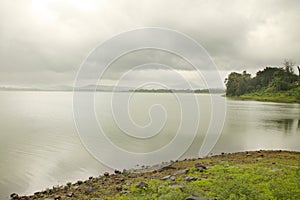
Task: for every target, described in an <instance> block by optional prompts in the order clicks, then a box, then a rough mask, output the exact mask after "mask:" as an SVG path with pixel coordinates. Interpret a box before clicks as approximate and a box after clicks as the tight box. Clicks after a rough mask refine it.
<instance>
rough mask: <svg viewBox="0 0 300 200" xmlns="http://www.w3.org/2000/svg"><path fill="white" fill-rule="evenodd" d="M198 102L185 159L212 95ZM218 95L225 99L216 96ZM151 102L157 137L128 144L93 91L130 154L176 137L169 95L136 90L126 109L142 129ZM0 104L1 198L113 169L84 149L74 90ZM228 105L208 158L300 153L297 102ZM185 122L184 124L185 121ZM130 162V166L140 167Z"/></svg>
mask: <svg viewBox="0 0 300 200" xmlns="http://www.w3.org/2000/svg"><path fill="white" fill-rule="evenodd" d="M186 95H192V94H186ZM196 98H197V100H198V103H199V110H200V121H199V129H198V132H197V136H196V138H195V140H194V141H193V143H192V145H191V146H190V148H189V149H188V151H187V152H185V153H184V155H183V156H182V158H184V157H197V156H198V152H199V148H200V146H201V144H202V142H203V137H204V134H205V132H206V131H207V129H208V127H209V123H210V118H211V114H210V113H211V109H212V108H211V105H210V96H209V95H208V94H196ZM218 98H224V97H222V96H221V95H218ZM153 104H160V105H163V107H164V108H165V111H166V117H167V118H166V121H165V124H164V126H162V128H161V130H160V132H159V133H158V134H156V135H155V136H154V137H151V138H149V139H145V140H139V139H133V138H132V137H130V136H128V135H126V134H124V132H123V131H122V130H121V129H119V128H118V126H117V124H116V123H115V122H114V118H113V115H112V113H111V107H110V105H111V93H107V92H98V93H96V94H95V112H96V113H95V114H96V116H97V119H98V121H99V122H100V123H101V125H102V126H103V130H104V132H105V134H106V136H107V137H108V138H109V139H110V140H111V141H112V142H113V143H114V144H115V145H116V146H118V147H120V148H123V149H126V150H127V151H133V152H142V153H143V152H151V151H153V150H155V149H157V148H161V147H163V146H164V145H165V144H167V143H168V142H170V141H171V140H172V138H174V137H175V136H176V131H177V130H178V127H179V125H180V121H181V120H182V119H181V118H180V109H179V105H178V101H176V98H174V96H173V94H171V93H155V94H153V93H135V94H134V95H133V97H132V99H131V102H130V104H129V105H130V106H129V111H130V114H131V118H132V120H133V121H134V122H135V123H136V124H137V125H139V126H141V127H143V126H147V124H149V123H150V122H151V116H150V115H149V110H148V109H149V107H151V105H153ZM0 105H1V110H0V123H1V125H0V158H1V162H0V199H6V198H7V197H8V196H9V194H10V193H13V192H16V193H19V194H31V193H33V192H35V191H37V190H41V189H45V188H47V187H49V188H50V187H52V186H53V185H58V184H65V183H66V182H69V181H73V182H74V181H76V180H78V179H86V178H87V177H89V176H97V175H99V174H101V173H103V172H104V171H109V170H111V169H109V168H108V167H106V166H104V165H102V164H101V163H100V162H98V161H97V160H96V159H94V158H93V157H92V156H91V155H90V154H89V153H88V152H87V150H86V149H85V148H84V146H83V145H82V143H81V141H80V139H79V136H78V134H77V132H76V127H75V123H74V120H73V110H72V93H71V92H29V91H26V92H25V91H24V92H20V91H16V92H14V91H1V92H0ZM226 107H227V113H226V120H225V124H224V128H223V131H222V134H221V137H220V139H219V140H218V142H217V144H216V146H215V147H214V149H213V150H212V152H211V153H213V154H217V153H221V152H236V151H244V150H258V149H283V150H294V151H300V143H299V141H300V105H299V104H284V103H270V102H257V101H238V100H230V99H227V103H226ZM119 117H122V114H121V113H120V116H119ZM185 120H186V122H187V123H188V122H189V119H188V118H187V119H185ZM212 126H213V124H212ZM185 134H187V135H188V134H190V133H188V132H186V133H185ZM178 145H180V144H178ZM103 151H105V149H103ZM107 156H111V155H107ZM161 161H165V160H161ZM131 164H132V166H133V167H134V166H135V165H136V164H137V163H131Z"/></svg>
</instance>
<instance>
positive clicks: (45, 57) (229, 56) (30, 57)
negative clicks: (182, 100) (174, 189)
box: [0, 0, 300, 88]
mask: <svg viewBox="0 0 300 200" xmlns="http://www.w3.org/2000/svg"><path fill="white" fill-rule="evenodd" d="M299 8H300V1H298V0H281V1H279V0H272V1H271V0H270V1H267V0H257V1H247V2H246V1H224V0H185V1H184V0H147V1H142V0H127V1H114V0H64V1H61V0H32V1H29V0H23V1H19V0H1V2H0V44H1V46H0V85H1V86H24V87H28V86H33V87H42V86H55V85H73V82H74V79H75V77H76V73H77V71H78V69H79V66H80V64H81V63H82V62H83V61H84V59H85V58H86V57H87V56H88V54H89V53H90V51H91V50H92V49H94V48H95V47H96V46H97V45H98V44H100V43H101V42H104V41H105V40H107V39H109V38H111V37H112V36H114V35H116V34H118V33H121V32H124V31H129V30H132V29H135V28H142V27H162V28H168V29H173V30H176V31H179V32H182V33H184V34H186V35H188V36H190V37H192V38H194V39H195V40H196V41H197V42H198V43H200V44H201V45H202V46H203V47H204V48H205V49H206V50H207V52H208V53H209V54H210V56H211V58H212V59H213V61H214V62H215V63H216V64H217V66H218V69H219V70H220V74H221V78H222V79H224V78H225V76H226V75H227V74H228V73H229V72H230V71H242V70H244V69H246V70H247V71H250V72H251V73H254V72H255V71H256V70H258V69H261V68H263V67H265V66H269V65H272V66H273V65H275V66H278V65H281V63H282V62H283V59H284V58H289V59H293V60H294V61H295V62H296V63H299V62H300V9H299ZM122 59H123V60H122ZM141 60H142V61H141ZM163 61H165V62H163ZM145 62H163V64H167V65H171V66H172V67H174V68H175V70H177V71H178V73H180V74H181V75H182V76H184V77H185V78H186V79H188V80H189V81H191V82H192V84H193V86H195V87H198V86H199V87H202V86H203V85H202V83H201V81H199V82H198V78H199V77H197V75H195V73H194V72H193V70H192V68H189V67H187V68H186V67H182V66H184V65H185V64H184V61H182V60H181V59H180V58H176V56H174V55H171V54H169V53H167V52H157V51H156V52H155V51H150V50H145V51H141V52H135V53H132V54H131V55H127V57H124V58H120V60H119V61H117V62H116V63H115V65H116V66H119V67H115V69H114V68H113V67H112V68H110V71H109V72H108V73H107V74H106V75H105V77H104V79H103V80H102V81H103V83H104V84H113V83H114V82H115V80H118V79H119V78H120V76H122V74H123V73H125V72H126V70H125V69H129V68H130V67H128V66H135V65H137V64H142V63H145ZM118 63H119V65H118ZM122 65H124V66H125V65H126V66H127V68H126V67H124V68H122V67H123V66H122ZM180 67H182V69H180ZM126 78H127V79H128V84H134V83H135V81H136V83H138V82H139V80H143V81H145V80H149V81H153V80H157V81H162V82H172V83H173V86H174V87H178V88H180V82H178V81H176V80H174V79H173V78H172V73H169V71H168V70H165V69H160V68H159V67H154V68H152V69H147V70H137V71H136V72H135V73H132V74H131V75H129V76H126Z"/></svg>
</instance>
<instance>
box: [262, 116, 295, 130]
mask: <svg viewBox="0 0 300 200" xmlns="http://www.w3.org/2000/svg"><path fill="white" fill-rule="evenodd" d="M263 121H264V123H263V125H264V126H265V127H266V128H269V129H272V128H273V129H276V130H278V129H281V130H282V131H283V132H284V133H285V134H293V133H296V132H297V130H298V129H300V119H296V118H295V119H266V120H263Z"/></svg>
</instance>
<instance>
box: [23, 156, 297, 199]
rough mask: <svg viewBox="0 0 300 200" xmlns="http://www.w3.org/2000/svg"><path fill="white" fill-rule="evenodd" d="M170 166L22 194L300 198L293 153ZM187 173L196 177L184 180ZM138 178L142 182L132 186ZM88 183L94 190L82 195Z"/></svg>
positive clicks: (74, 196)
mask: <svg viewBox="0 0 300 200" xmlns="http://www.w3.org/2000/svg"><path fill="white" fill-rule="evenodd" d="M196 163H201V164H203V165H205V166H207V169H205V170H203V171H199V170H197V169H196V168H195V164H196ZM172 166H173V167H174V168H175V169H168V170H165V171H163V172H156V171H152V172H139V173H122V174H112V175H110V176H100V177H96V178H91V179H89V180H86V181H84V182H83V183H81V184H80V185H79V184H78V183H74V184H72V185H71V184H70V183H67V187H61V189H60V190H58V191H46V192H41V193H39V194H38V195H34V196H29V197H26V198H27V199H45V198H54V197H55V196H57V195H59V196H60V197H61V199H95V198H101V199H111V200H114V199H117V200H118V199H119V200H131V199H133V200H134V199H137V200H139V199H146V200H147V199H160V200H164V199H166V200H168V199H170V200H171V199H172V200H182V199H185V198H186V197H188V196H195V197H199V198H216V199H218V200H225V199H226V200H227V199H229V200H248V199H249V200H252V199H259V200H264V199H266V200H267V199H268V200H280V199H282V200H283V199H284V200H286V199H290V200H298V199H300V153H297V152H286V151H257V152H249V153H243V152H241V153H234V154H225V155H219V156H214V157H209V158H203V159H192V160H186V161H179V162H175V163H173V164H172ZM181 169H189V170H188V173H187V174H180V175H176V179H175V180H162V179H161V178H162V177H164V176H166V175H170V174H172V173H173V172H177V171H178V170H181ZM186 176H190V177H195V178H197V180H194V181H187V180H186V179H185V177H186ZM120 180H122V181H120ZM140 181H143V182H144V183H146V184H147V186H145V187H143V188H138V187H136V185H137V184H138V183H139V182H140ZM127 183H131V184H127ZM174 185H175V186H174ZM178 185H179V186H180V187H178ZM88 187H92V188H93V191H92V192H89V193H87V192H86V189H87V188H88ZM120 187H121V189H117V188H120ZM69 192H72V197H68V196H67V194H68V193H69Z"/></svg>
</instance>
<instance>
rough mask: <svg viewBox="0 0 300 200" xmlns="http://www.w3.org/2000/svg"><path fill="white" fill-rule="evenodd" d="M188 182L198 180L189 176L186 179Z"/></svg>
mask: <svg viewBox="0 0 300 200" xmlns="http://www.w3.org/2000/svg"><path fill="white" fill-rule="evenodd" d="M184 179H185V180H186V181H189V182H190V181H196V180H197V178H196V177H193V176H187V177H185V178H184Z"/></svg>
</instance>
